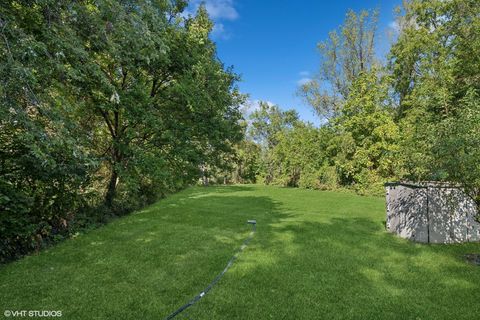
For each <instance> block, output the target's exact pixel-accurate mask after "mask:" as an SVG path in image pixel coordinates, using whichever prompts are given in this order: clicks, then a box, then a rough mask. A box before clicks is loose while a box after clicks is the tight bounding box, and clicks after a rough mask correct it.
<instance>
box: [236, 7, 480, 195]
mask: <svg viewBox="0 0 480 320" xmlns="http://www.w3.org/2000/svg"><path fill="white" fill-rule="evenodd" d="M377 25H378V12H377V11H375V10H364V11H361V12H358V13H357V12H354V11H349V12H348V13H347V15H346V19H345V21H344V24H343V25H342V26H341V27H340V28H339V29H338V30H335V31H332V32H330V34H329V36H328V39H326V40H325V41H322V42H320V43H319V44H318V46H317V47H318V51H319V54H320V68H319V70H318V72H317V73H316V75H315V76H314V77H313V78H312V79H311V80H310V81H309V82H307V83H306V84H304V85H302V86H301V87H300V88H299V90H298V91H299V92H298V94H299V95H300V96H301V97H302V98H303V99H304V101H305V102H306V103H307V104H308V105H309V106H311V108H312V110H313V111H314V112H315V113H316V114H317V115H318V116H319V119H320V121H321V125H320V126H319V127H315V126H313V125H312V124H309V123H306V122H303V121H301V120H300V119H299V117H298V114H297V113H296V111H295V110H287V111H284V110H282V109H281V108H280V107H279V106H275V105H271V104H268V103H260V105H259V108H258V109H257V110H256V111H255V112H253V113H252V114H251V115H250V119H249V124H248V126H247V130H246V131H247V135H246V137H247V138H246V139H245V140H244V141H242V142H241V143H240V144H238V145H237V148H238V149H239V152H238V153H237V162H236V164H235V168H234V170H233V172H232V174H231V179H232V180H233V181H235V182H250V183H251V182H256V183H265V184H274V185H281V186H293V187H303V188H315V189H338V188H348V189H352V190H355V191H356V192H358V193H361V194H374V195H381V194H383V184H384V183H385V182H387V181H391V180H410V181H424V180H433V181H448V182H451V183H457V184H461V185H462V186H464V187H465V190H466V191H467V192H468V194H469V195H470V196H471V198H472V199H474V200H475V201H476V203H477V204H480V101H479V97H480V81H479V80H480V6H479V5H478V1H475V0H449V1H441V0H411V1H406V2H404V4H403V6H402V7H400V8H399V9H398V10H397V19H396V22H395V26H396V28H395V29H396V30H395V35H394V36H395V37H394V43H393V44H392V46H391V49H390V51H389V52H388V54H387V56H385V57H378V56H377V55H376V54H375V48H376V45H377V43H376V42H377V34H378V30H377Z"/></svg>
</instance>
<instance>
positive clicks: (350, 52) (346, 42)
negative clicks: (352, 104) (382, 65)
mask: <svg viewBox="0 0 480 320" xmlns="http://www.w3.org/2000/svg"><path fill="white" fill-rule="evenodd" d="M377 20H378V12H377V11H366V10H362V11H361V12H359V13H356V12H355V11H353V10H349V11H348V12H347V15H346V18H345V22H344V24H343V25H342V26H341V27H340V28H339V30H338V31H337V30H334V31H332V32H330V33H329V35H328V40H326V41H322V42H319V43H318V45H317V47H318V51H319V53H320V70H319V73H318V74H317V75H315V76H314V77H313V79H312V80H311V81H309V82H307V83H306V84H304V85H302V86H301V87H300V88H299V95H300V96H301V97H303V98H304V100H305V101H306V102H307V103H308V104H309V105H310V106H311V107H312V108H313V109H314V111H315V112H316V113H317V114H318V115H319V116H320V117H321V118H323V119H326V120H327V121H328V120H331V119H333V118H335V117H337V116H338V115H339V114H340V113H341V112H342V109H343V105H344V103H345V100H346V99H347V97H348V95H349V92H350V88H351V85H352V83H353V82H354V81H355V80H356V79H357V77H358V76H359V74H360V73H362V72H368V71H369V70H370V69H371V68H372V67H373V66H374V65H375V58H374V54H375V52H374V51H375V37H376V30H377Z"/></svg>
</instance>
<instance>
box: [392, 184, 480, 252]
mask: <svg viewBox="0 0 480 320" xmlns="http://www.w3.org/2000/svg"><path fill="white" fill-rule="evenodd" d="M385 188H386V200H387V219H386V228H387V230H388V231H390V232H392V233H395V234H397V235H399V236H400V237H402V238H405V239H410V240H413V241H416V242H424V243H461V242H477V241H480V223H478V222H477V221H476V220H475V216H476V214H477V211H476V206H475V203H474V202H473V200H472V199H471V198H469V197H468V196H467V195H466V194H465V192H464V191H463V190H462V189H461V188H459V187H457V186H452V185H448V184H441V183H435V182H425V183H419V184H414V183H404V182H395V183H387V184H386V185H385Z"/></svg>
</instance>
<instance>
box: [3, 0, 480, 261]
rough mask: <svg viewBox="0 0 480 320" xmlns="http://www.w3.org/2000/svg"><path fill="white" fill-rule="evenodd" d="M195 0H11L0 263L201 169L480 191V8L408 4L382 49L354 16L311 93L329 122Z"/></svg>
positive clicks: (200, 176) (277, 180)
mask: <svg viewBox="0 0 480 320" xmlns="http://www.w3.org/2000/svg"><path fill="white" fill-rule="evenodd" d="M186 6H187V2H186V1H184V0H175V1H173V0H155V1H146V0H145V1H143V0H140V1H137V0H136V1H133V0H121V1H117V0H95V1H91V0H79V1H64V0H44V1H34V0H16V1H4V2H2V4H1V5H0V146H1V148H0V262H5V261H9V260H11V259H15V258H17V257H19V256H21V255H24V254H26V253H29V252H31V251H34V250H39V249H41V248H43V247H45V246H48V245H50V244H52V243H54V242H56V241H59V240H61V239H64V238H66V237H69V236H72V235H74V234H76V233H77V232H78V231H80V230H84V229H86V228H92V227H95V226H96V225H99V224H102V223H105V222H106V221H108V220H109V219H111V218H113V217H115V216H119V215H122V214H125V213H128V212H130V211H131V210H134V209H136V208H139V207H142V206H144V205H146V204H148V203H151V202H153V201H154V200H156V199H158V198H159V197H162V196H164V195H166V194H168V193H171V192H175V191H177V190H180V189H182V188H184V187H186V186H189V185H192V184H194V183H197V182H198V181H200V180H201V181H203V183H205V184H206V183H207V181H211V182H217V183H227V182H235V183H265V184H273V185H281V186H291V187H303V188H314V189H340V188H342V189H344V188H346V189H352V190H355V191H356V192H358V193H361V194H381V193H383V183H385V182H386V181H389V180H412V181H421V180H436V181H449V182H453V183H459V184H462V185H463V186H464V187H465V189H466V190H467V192H468V194H469V195H470V196H471V197H472V198H473V199H474V200H476V202H477V203H480V188H479V186H480V168H479V163H480V162H479V160H480V148H479V147H480V102H479V95H480V31H479V30H480V6H478V1H477V0H449V1H442V0H411V1H407V2H405V3H404V5H403V7H401V8H400V9H399V10H398V16H397V20H396V27H397V28H396V29H397V30H396V31H395V32H396V34H395V41H394V43H393V45H392V46H391V49H390V51H389V53H388V55H387V56H386V57H378V56H377V55H376V46H377V36H378V30H377V18H378V13H377V12H376V11H375V10H371V11H361V12H354V11H349V12H348V13H347V15H346V19H345V22H344V24H343V25H342V26H341V27H340V28H339V29H338V30H335V31H332V32H331V33H330V34H329V36H328V38H327V39H325V40H324V41H322V42H320V43H319V44H318V51H319V54H320V61H319V62H320V64H319V65H320V68H319V70H318V72H317V73H316V75H315V76H314V77H313V78H312V79H311V80H310V81H309V82H307V83H305V84H304V85H302V86H301V87H300V88H299V89H298V94H299V95H300V96H301V97H302V98H303V99H304V101H305V102H306V103H307V104H308V105H310V106H311V108H312V110H313V111H314V112H315V113H316V114H317V115H318V117H319V119H320V122H321V124H320V125H319V126H314V125H312V124H310V123H307V122H304V121H301V120H300V119H299V116H298V114H297V112H296V111H295V110H284V109H282V108H280V107H279V106H276V105H271V104H269V103H260V105H259V107H258V109H257V110H256V111H255V112H253V113H252V114H251V115H250V116H248V117H245V116H244V115H242V113H241V106H242V105H243V104H244V103H245V101H246V96H245V95H243V94H241V93H240V92H239V90H238V88H237V81H238V80H239V77H238V75H237V74H235V73H234V72H233V70H232V68H227V67H225V66H224V65H223V64H222V62H221V61H220V60H219V59H218V57H217V55H216V47H215V43H214V42H212V41H211V39H210V37H209V34H210V32H211V30H212V26H213V24H212V21H211V20H210V19H209V17H208V15H207V12H206V10H205V8H204V7H202V6H201V7H200V8H199V9H198V11H197V12H196V13H195V14H193V15H188V14H186V12H185V9H186Z"/></svg>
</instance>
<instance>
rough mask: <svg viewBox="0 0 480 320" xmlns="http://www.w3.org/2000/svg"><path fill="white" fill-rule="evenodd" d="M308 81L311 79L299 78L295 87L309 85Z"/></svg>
mask: <svg viewBox="0 0 480 320" xmlns="http://www.w3.org/2000/svg"><path fill="white" fill-rule="evenodd" d="M310 81H312V78H308V77H303V78H301V79H300V80H298V81H297V85H299V86H303V85H305V84H307V83H309V82H310Z"/></svg>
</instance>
